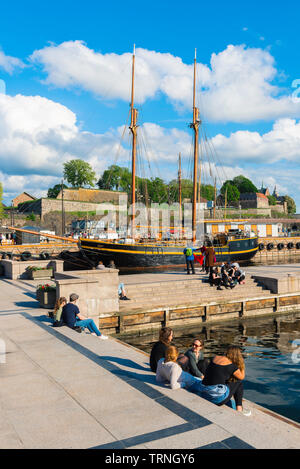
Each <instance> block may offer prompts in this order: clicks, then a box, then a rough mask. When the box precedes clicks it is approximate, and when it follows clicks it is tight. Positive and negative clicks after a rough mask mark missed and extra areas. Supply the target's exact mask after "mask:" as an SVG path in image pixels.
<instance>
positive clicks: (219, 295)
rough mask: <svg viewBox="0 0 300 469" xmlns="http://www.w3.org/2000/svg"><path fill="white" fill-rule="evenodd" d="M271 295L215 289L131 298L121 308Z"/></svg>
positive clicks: (149, 307) (148, 307) (147, 307)
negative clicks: (202, 292) (205, 291)
mask: <svg viewBox="0 0 300 469" xmlns="http://www.w3.org/2000/svg"><path fill="white" fill-rule="evenodd" d="M269 295H271V293H270V292H268V294H267V295H265V294H263V295H262V294H261V292H260V294H259V293H258V292H251V293H250V292H249V293H248V294H247V295H245V294H243V293H242V292H236V293H233V290H230V291H229V290H228V291H225V290H224V291H214V292H213V293H211V294H210V295H205V296H202V295H198V296H193V297H191V296H190V295H189V296H182V295H177V294H176V297H175V298H174V295H173V296H163V297H153V298H151V299H148V298H146V299H145V298H144V299H142V298H140V299H130V301H126V302H122V301H121V302H120V308H121V310H122V309H123V308H125V309H126V310H129V309H130V308H138V307H144V308H145V309H152V308H155V306H156V305H175V304H177V305H183V304H197V303H199V304H200V303H207V302H215V301H216V302H218V301H222V300H227V301H230V300H241V299H244V298H246V297H247V298H257V297H260V296H269Z"/></svg>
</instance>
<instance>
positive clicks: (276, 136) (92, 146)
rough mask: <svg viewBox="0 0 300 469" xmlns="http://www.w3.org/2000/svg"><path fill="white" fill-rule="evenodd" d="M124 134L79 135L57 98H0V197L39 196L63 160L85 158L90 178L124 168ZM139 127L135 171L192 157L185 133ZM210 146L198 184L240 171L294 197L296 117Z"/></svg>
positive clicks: (298, 140) (298, 144) (299, 125)
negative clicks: (140, 156)
mask: <svg viewBox="0 0 300 469" xmlns="http://www.w3.org/2000/svg"><path fill="white" fill-rule="evenodd" d="M123 131H124V127H122V128H117V129H110V130H108V131H107V132H105V133H103V134H95V133H91V132H84V131H81V130H80V128H79V126H78V124H77V120H76V115H75V114H74V113H73V112H72V111H71V110H70V109H68V108H67V107H65V106H63V105H61V104H59V103H56V102H53V101H50V100H48V99H46V98H42V97H40V96H22V95H17V96H14V97H12V96H8V95H0V168H1V173H0V180H1V181H2V182H3V185H4V193H5V200H8V201H10V200H11V199H12V198H13V196H14V195H16V194H18V193H20V192H22V191H23V190H25V191H27V192H29V193H32V195H36V196H40V195H45V194H46V191H47V189H48V187H51V186H52V185H54V184H55V183H58V182H59V181H60V180H61V177H62V172H63V163H64V162H65V161H68V160H70V159H73V158H82V159H84V160H85V161H88V162H89V163H90V164H91V165H92V167H93V168H94V170H95V171H96V174H97V176H100V175H101V173H102V172H103V170H104V169H106V168H107V167H108V166H109V165H111V164H113V163H116V164H119V165H121V166H124V165H127V164H128V162H129V159H130V148H129V140H130V134H129V130H128V129H127V130H126V131H125V135H126V138H125V139H123V140H122V141H121V134H122V133H123ZM139 131H140V136H141V137H142V139H140V144H139V149H141V148H144V147H145V148H146V149H147V156H148V159H149V161H150V163H152V164H151V166H150V167H149V165H148V162H147V160H145V162H144V171H145V174H141V173H140V174H139V175H140V176H147V177H151V176H155V175H159V176H160V177H162V178H163V179H165V180H169V179H170V178H172V177H174V174H176V168H177V161H178V154H179V152H180V153H181V154H182V157H183V164H184V166H185V167H186V168H187V166H188V158H189V157H191V155H192V141H191V134H190V133H189V132H187V131H183V130H179V129H176V128H171V129H166V128H164V127H161V126H159V125H157V124H153V123H150V122H148V123H146V124H144V125H143V126H142V127H140V128H139ZM212 143H213V146H214V148H215V149H216V152H217V155H218V160H219V161H221V162H222V166H223V168H221V167H220V166H219V165H218V160H217V159H216V160H215V161H211V163H210V166H209V165H208V164H207V163H206V180H205V181H203V182H206V183H212V180H213V177H214V176H215V175H216V174H217V176H218V180H221V181H224V180H225V179H226V178H229V179H231V178H233V177H234V176H237V175H239V174H244V175H245V176H248V177H250V179H252V180H253V182H255V184H256V185H258V186H260V184H261V181H262V179H263V180H264V181H265V183H266V184H269V185H272V186H274V185H277V187H278V189H279V191H280V192H284V193H288V192H289V193H291V195H292V196H294V198H296V199H297V197H298V195H297V194H298V186H299V184H298V181H299V178H300V171H299V166H298V162H299V158H300V122H298V121H296V120H294V119H279V120H278V121H276V122H275V124H274V126H273V128H272V130H271V131H270V132H267V133H265V134H260V133H258V132H249V131H239V132H235V133H232V134H231V135H230V136H229V137H226V136H224V135H221V134H219V135H216V136H215V137H214V138H213V139H212ZM204 159H205V160H207V157H205V158H204ZM275 162H276V163H278V166H276V165H274V163H275ZM286 162H288V163H289V165H286V167H285V169H284V171H283V170H282V169H280V168H282V167H283V165H284V163H286ZM216 164H217V169H216ZM190 166H191V165H190ZM159 168H160V169H159ZM209 173H211V176H212V177H209ZM185 177H186V176H185Z"/></svg>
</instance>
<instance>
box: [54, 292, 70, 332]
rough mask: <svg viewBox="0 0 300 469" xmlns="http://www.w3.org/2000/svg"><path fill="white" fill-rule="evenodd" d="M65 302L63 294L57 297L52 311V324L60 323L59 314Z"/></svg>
mask: <svg viewBox="0 0 300 469" xmlns="http://www.w3.org/2000/svg"><path fill="white" fill-rule="evenodd" d="M66 304H67V299H66V298H65V297H64V296H61V297H60V298H58V299H57V300H56V302H55V306H54V311H53V319H54V324H55V325H59V324H61V323H62V319H61V315H62V310H63V307H64V306H65V305H66Z"/></svg>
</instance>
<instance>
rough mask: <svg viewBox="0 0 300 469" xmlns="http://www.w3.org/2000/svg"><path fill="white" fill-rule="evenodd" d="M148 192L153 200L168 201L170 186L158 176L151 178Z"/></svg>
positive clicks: (156, 201) (158, 201)
mask: <svg viewBox="0 0 300 469" xmlns="http://www.w3.org/2000/svg"><path fill="white" fill-rule="evenodd" d="M148 194H149V199H150V200H151V202H155V203H159V204H162V203H166V202H168V186H167V185H166V184H165V183H164V181H163V180H162V179H160V178H158V177H156V178H151V179H150V180H149V187H148Z"/></svg>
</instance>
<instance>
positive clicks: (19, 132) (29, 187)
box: [0, 0, 300, 210]
mask: <svg viewBox="0 0 300 469" xmlns="http://www.w3.org/2000/svg"><path fill="white" fill-rule="evenodd" d="M242 5H243V6H242V7H241V2H237V1H228V2H226V3H225V2H221V1H216V2H214V3H208V2H206V3H205V4H202V2H201V3H200V2H198V3H197V4H195V6H194V7H193V8H192V6H191V5H190V4H183V3H182V2H179V1H177V0H176V1H169V0H167V1H159V2H158V1H152V2H144V1H141V2H139V3H137V4H135V5H132V6H131V4H129V3H126V2H124V1H122V2H121V1H118V0H117V1H115V2H113V4H109V3H108V2H102V1H97V2H96V1H86V2H84V3H83V2H79V1H76V0H75V1H72V2H71V1H60V2H58V1H56V0H53V1H51V2H48V1H45V2H43V3H41V2H37V1H27V2H26V3H24V2H21V1H15V2H14V3H13V4H9V3H6V4H4V5H2V6H1V16H0V79H2V80H4V81H5V84H6V95H1V96H0V164H1V166H0V180H1V181H2V183H3V186H4V202H5V203H7V204H9V203H10V201H11V199H12V198H13V197H14V196H15V195H17V194H18V193H19V192H21V191H23V190H26V191H27V192H29V193H32V194H33V195H36V196H41V195H45V194H46V192H47V188H48V187H51V186H52V185H54V184H55V183H57V182H58V181H59V180H60V179H61V175H62V166H63V163H64V162H65V161H68V160H69V159H72V158H78V157H81V158H83V159H86V160H87V161H89V162H90V163H91V165H92V166H93V167H94V169H95V170H96V173H97V175H98V176H100V175H101V172H102V171H103V170H104V169H105V168H106V167H107V166H108V165H109V164H112V163H114V162H115V161H116V155H117V154H118V155H119V157H118V160H117V163H119V164H122V165H128V159H129V151H128V145H127V142H128V135H127V132H126V139H125V140H122V141H121V140H120V135H121V133H122V126H124V125H125V123H126V118H127V115H128V109H129V108H128V102H129V83H130V81H129V77H130V59H131V58H130V54H131V52H132V48H133V44H134V43H135V44H136V47H137V77H136V85H137V99H138V103H137V107H138V108H139V109H140V125H141V133H142V136H143V137H144V139H145V140H146V141H147V147H148V149H150V155H148V158H149V160H150V162H151V175H153V176H154V175H159V176H161V177H163V178H164V179H165V180H169V179H172V178H174V177H176V165H177V157H178V153H179V151H180V152H181V153H182V155H183V165H184V169H185V174H186V176H187V175H188V172H189V168H190V162H189V156H190V146H191V133H190V130H189V128H188V125H187V124H188V123H189V122H190V120H191V100H190V92H191V83H192V82H191V78H192V63H193V57H194V49H195V48H197V59H198V63H199V65H198V71H197V85H198V94H199V95H200V96H201V97H200V98H198V99H199V100H198V104H199V106H200V112H201V115H202V116H203V120H204V123H205V128H206V131H207V135H208V136H209V137H211V138H212V144H213V147H214V149H215V150H216V154H217V155H218V160H220V161H221V162H222V167H223V168H224V170H223V169H222V170H221V169H219V170H218V171H217V170H216V169H215V164H216V162H217V159H215V160H214V161H212V162H211V164H212V172H213V173H214V171H216V173H217V174H219V175H220V181H219V184H221V183H222V178H225V177H228V178H232V177H234V176H236V175H238V174H245V175H246V176H248V177H249V178H250V179H251V180H253V182H255V183H256V185H258V186H260V184H261V182H262V180H263V181H264V183H265V185H268V186H269V187H270V189H271V191H272V190H273V188H274V186H275V185H276V186H277V188H278V189H279V192H280V193H281V194H282V195H284V194H287V193H289V194H290V195H291V196H292V197H293V198H294V199H295V200H296V202H297V204H298V210H299V206H300V195H299V190H298V181H299V176H300V168H299V157H300V123H299V119H300V104H299V102H298V100H297V99H292V93H293V92H294V91H295V90H296V89H295V88H292V83H293V81H294V80H296V79H298V78H299V79H300V70H299V66H298V64H299V50H300V49H299V38H298V19H299V13H300V11H299V10H300V7H299V6H297V5H296V4H295V2H294V1H290V0H288V1H286V2H285V4H284V8H283V7H282V5H280V4H279V2H276V3H275V2H270V1H264V2H261V1H260V2H258V1H251V2H248V1H246V2H243V4H242ZM131 7H132V8H131ZM131 9H132V11H131ZM299 97H300V94H299ZM120 142H121V143H120ZM120 145H121V147H120ZM205 158H206V156H204V159H205ZM146 172H147V171H146ZM141 175H144V174H141ZM147 175H150V173H149V174H148V173H147ZM208 179H209V178H208V172H207V180H206V182H211V181H209V180H208Z"/></svg>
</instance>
